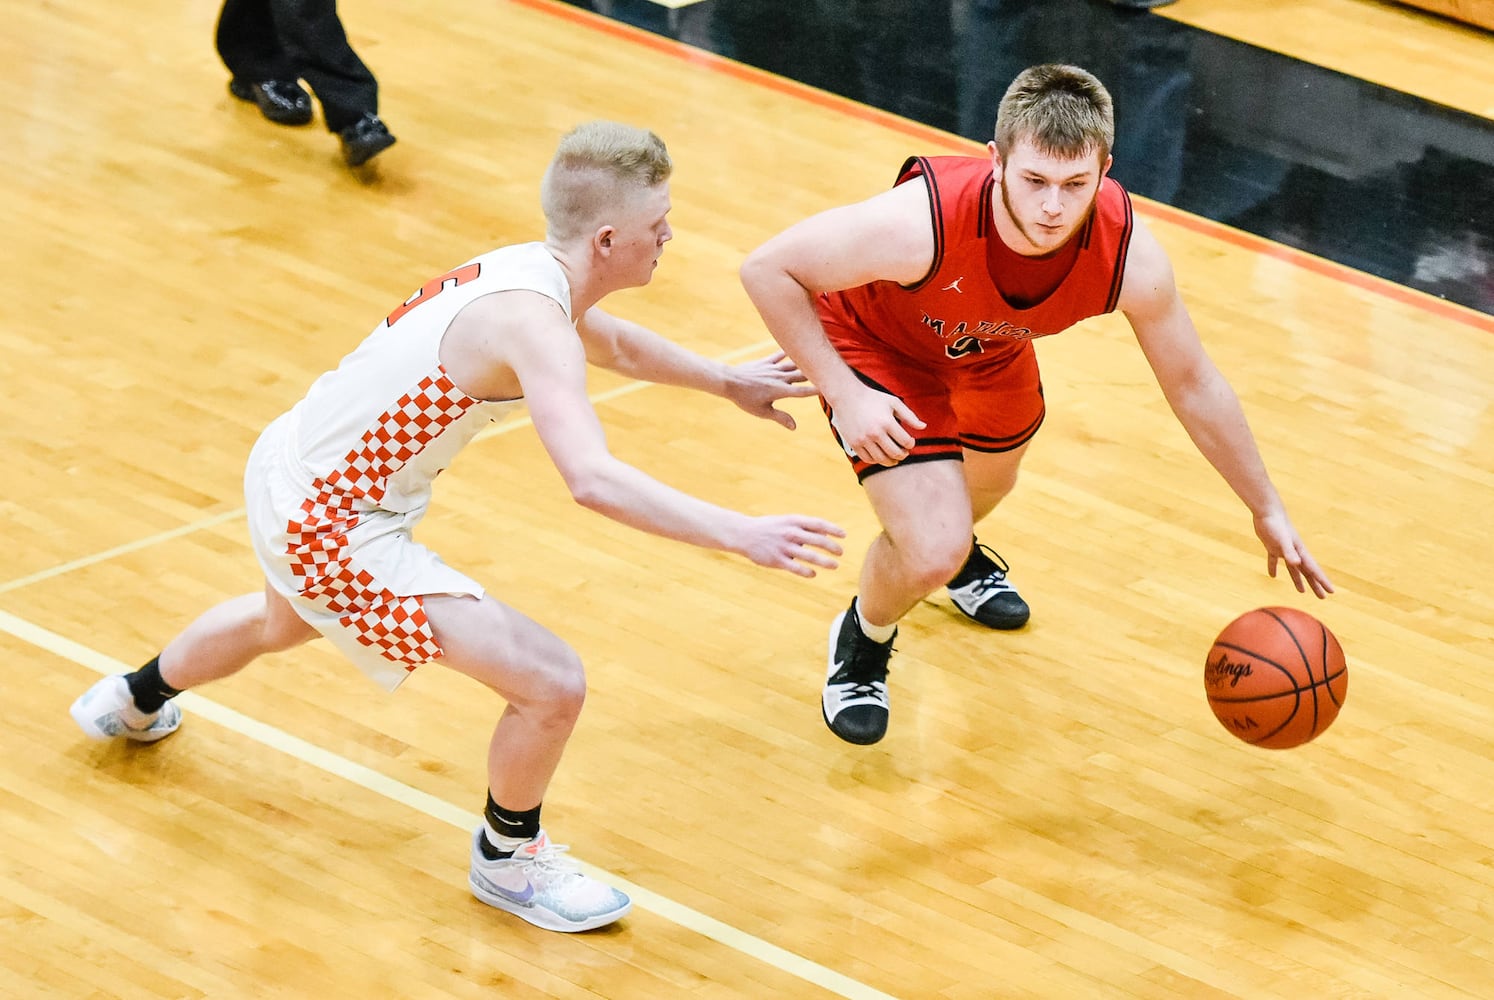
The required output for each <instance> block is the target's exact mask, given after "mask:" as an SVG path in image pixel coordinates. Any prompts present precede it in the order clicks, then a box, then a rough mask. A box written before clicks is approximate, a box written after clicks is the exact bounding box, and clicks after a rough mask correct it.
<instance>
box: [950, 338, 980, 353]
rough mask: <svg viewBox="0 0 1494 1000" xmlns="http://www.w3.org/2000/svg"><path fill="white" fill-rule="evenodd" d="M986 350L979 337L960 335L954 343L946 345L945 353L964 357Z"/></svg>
mask: <svg viewBox="0 0 1494 1000" xmlns="http://www.w3.org/2000/svg"><path fill="white" fill-rule="evenodd" d="M985 350H986V349H985V346H984V345H983V344H981V342H980V338H979V337H960V338H959V339H958V340H956V341H955V342H954V343H952V344H945V345H944V353H945V354H947V355H949V356H950V357H951V358H963V357H964V356H965V355H967V354H983V353H985Z"/></svg>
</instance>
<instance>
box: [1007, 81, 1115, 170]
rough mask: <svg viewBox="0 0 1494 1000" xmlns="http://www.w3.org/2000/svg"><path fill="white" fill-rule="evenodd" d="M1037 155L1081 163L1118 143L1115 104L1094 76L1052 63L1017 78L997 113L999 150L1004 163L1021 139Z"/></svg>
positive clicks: (1103, 158)
mask: <svg viewBox="0 0 1494 1000" xmlns="http://www.w3.org/2000/svg"><path fill="white" fill-rule="evenodd" d="M1024 139H1026V140H1029V141H1031V142H1032V144H1033V145H1034V146H1036V147H1037V150H1038V152H1040V153H1043V154H1044V155H1047V156H1057V157H1061V158H1063V159H1078V158H1079V157H1082V156H1087V155H1089V154H1091V153H1095V152H1098V153H1099V158H1100V162H1101V163H1104V162H1105V158H1106V157H1107V156H1109V155H1110V149H1111V147H1112V146H1114V145H1115V105H1114V104H1113V103H1112V102H1111V100H1110V91H1108V90H1106V89H1105V85H1104V84H1103V83H1101V82H1100V81H1099V80H1098V79H1097V78H1096V77H1095V75H1094V74H1093V73H1090V72H1089V71H1088V70H1083V69H1080V68H1079V67H1078V66H1064V65H1061V64H1058V63H1049V64H1047V65H1044V66H1032V67H1030V68H1028V69H1025V70H1023V71H1022V72H1021V73H1019V74H1017V78H1016V79H1015V80H1013V81H1012V85H1011V86H1010V87H1008V88H1007V89H1006V94H1005V96H1003V97H1002V98H1001V106H1000V108H999V109H998V110H997V112H996V151H997V152H999V153H1000V154H1001V156H1002V158H1003V159H1005V158H1006V157H1007V156H1008V155H1009V154H1010V153H1011V151H1012V149H1013V148H1014V147H1015V146H1016V145H1017V143H1019V142H1021V141H1022V140H1024Z"/></svg>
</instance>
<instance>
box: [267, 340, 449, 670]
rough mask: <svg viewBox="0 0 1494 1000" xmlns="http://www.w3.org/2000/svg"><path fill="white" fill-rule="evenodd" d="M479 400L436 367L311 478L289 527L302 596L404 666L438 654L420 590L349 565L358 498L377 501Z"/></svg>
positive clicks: (288, 548) (290, 548)
mask: <svg viewBox="0 0 1494 1000" xmlns="http://www.w3.org/2000/svg"><path fill="white" fill-rule="evenodd" d="M477 402H478V401H477V400H475V399H473V398H472V397H471V396H468V395H467V394H466V393H465V392H463V391H462V390H460V389H458V388H457V387H456V384H455V383H453V382H452V381H451V379H449V378H448V377H447V376H446V374H445V372H443V371H441V370H440V369H437V370H436V371H435V372H434V373H432V374H430V375H427V376H426V377H425V378H424V379H422V380H421V382H420V384H419V385H417V386H416V387H415V388H414V389H412V390H410V391H409V392H408V393H406V394H405V395H403V396H401V397H400V399H399V400H398V401H397V402H396V403H395V404H394V406H393V407H391V408H390V409H389V410H387V411H385V412H384V413H383V414H382V415H381V416H380V417H379V419H378V420H377V421H376V422H375V424H374V426H373V427H372V428H371V429H369V430H368V431H367V432H366V433H365V434H364V435H363V439H362V440H361V441H360V442H359V444H358V447H356V448H354V449H353V450H352V451H350V452H348V454H347V457H346V458H345V459H343V464H342V466H341V467H340V468H338V469H335V470H333V471H332V472H330V473H328V474H327V475H326V476H325V477H323V478H321V479H317V480H316V481H315V482H314V483H312V489H314V490H315V491H316V492H315V494H314V495H313V496H311V497H308V498H307V500H306V501H305V502H304V503H303V504H302V505H301V512H300V518H299V520H293V521H290V522H289V523H288V525H287V526H286V531H287V533H288V534H289V535H290V537H291V541H290V544H289V545H288V546H286V554H287V555H288V556H290V557H291V560H292V565H291V572H292V574H294V575H295V577H296V578H297V580H299V582H300V591H301V595H302V596H303V597H306V598H309V599H311V600H312V601H314V602H315V603H316V604H318V605H319V606H321V607H323V608H325V609H326V610H327V611H329V612H331V613H332V614H335V615H338V616H339V617H340V621H341V623H342V625H343V627H344V628H347V629H349V630H350V631H352V633H353V634H354V636H355V637H356V638H357V639H358V641H359V642H361V643H362V644H363V645H365V646H370V647H373V648H374V649H377V650H378V651H379V652H380V653H381V654H382V655H383V656H384V657H385V658H386V659H389V660H392V661H393V662H395V663H403V664H405V665H406V668H407V669H410V670H413V669H415V667H417V666H419V665H420V664H422V663H425V662H426V661H428V660H433V659H435V658H436V657H438V656H440V655H441V644H440V643H438V642H437V641H436V636H435V634H434V633H433V632H432V631H431V627H430V622H428V621H427V620H426V617H425V608H424V606H423V603H422V601H421V598H420V597H419V596H413V597H401V596H399V595H397V594H395V593H393V592H392V591H390V590H389V589H388V588H386V587H384V586H383V585H381V584H380V583H379V581H378V580H376V579H375V578H374V576H373V574H371V573H370V572H368V570H366V569H361V568H357V567H354V566H353V565H352V562H351V551H350V549H349V546H348V532H350V531H352V529H353V528H354V527H355V526H356V525H357V524H358V513H357V511H356V510H355V505H356V503H357V502H358V501H359V500H368V501H371V502H373V503H378V502H379V501H380V500H381V499H383V496H384V490H385V487H386V485H387V484H388V481H389V477H390V476H391V475H393V474H394V473H396V472H398V471H399V470H400V469H401V468H402V467H403V466H404V465H405V463H406V462H408V461H409V460H410V459H411V458H413V457H414V456H415V455H418V454H419V453H420V451H421V449H422V448H424V447H425V446H426V445H427V444H429V443H430V442H431V441H433V440H434V439H435V438H436V437H437V436H439V435H440V434H441V432H442V431H444V430H445V429H446V428H447V427H449V426H450V425H451V424H452V423H453V422H454V421H455V420H456V419H457V418H458V417H460V416H461V415H462V414H463V413H465V412H466V411H467V410H468V409H469V408H471V407H472V406H474V405H475V404H476V403H477Z"/></svg>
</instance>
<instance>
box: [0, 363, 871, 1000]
mask: <svg viewBox="0 0 1494 1000" xmlns="http://www.w3.org/2000/svg"><path fill="white" fill-rule="evenodd" d="M773 349H774V345H772V343H771V342H759V343H757V344H752V345H749V346H747V347H743V348H739V349H737V350H735V351H731V352H728V353H727V354H725V355H723V356H721V357H720V358H718V359H717V360H719V361H721V362H723V363H726V364H731V363H733V362H734V361H735V360H736V359H739V358H743V357H749V356H755V355H758V354H761V353H762V352H764V351H765V350H766V351H771V350H773ZM656 384H657V383H653V382H643V381H636V382H629V383H627V384H626V385H621V386H618V387H616V388H613V389H609V390H607V391H605V392H601V393H597V394H596V395H593V396H591V397H589V398H590V399H591V402H592V405H593V406H597V405H601V404H602V403H606V402H608V401H610V400H613V399H617V398H619V397H621V396H626V395H630V394H632V393H634V392H638V391H639V390H641V389H645V388H648V387H650V386H653V385H656ZM529 422H530V421H529V419H528V418H527V417H523V418H519V419H515V420H510V421H505V422H504V423H502V424H499V425H498V426H496V427H492V428H489V429H487V430H485V431H483V432H482V433H481V434H479V435H478V436H477V438H476V439H475V440H482V439H483V438H489V437H495V436H497V435H500V434H506V433H508V432H509V431H511V430H515V429H517V428H519V427H524V426H527V425H528V424H529ZM243 514H244V509H243V508H242V507H239V508H237V509H235V510H231V511H224V512H222V513H219V514H214V515H212V516H211V517H207V518H203V519H202V520H199V521H194V522H192V523H191V524H185V525H182V526H181V527H178V528H173V529H171V530H170V531H163V532H161V533H159V534H156V535H151V536H149V537H147V538H142V539H137V540H136V541H133V542H128V543H126V544H124V545H118V546H115V547H114V548H111V549H107V550H105V551H103V552H99V553H95V554H94V555H92V556H86V557H84V558H81V559H74V560H72V561H70V562H66V563H62V564H60V565H58V566H54V567H52V568H50V569H47V570H42V571H40V572H37V573H32V574H30V575H28V576H24V577H20V578H18V579H16V580H11V581H8V582H6V583H4V584H0V593H5V592H6V591H11V590H16V589H19V588H20V587H24V586H26V585H28V584H31V583H36V582H39V581H42V580H47V579H51V578H53V577H56V576H61V575H62V574H64V573H69V572H72V571H73V570H76V569H82V568H85V567H88V566H92V565H95V564H97V563H100V562H104V561H106V560H108V559H113V558H115V557H117V556H121V555H127V554H129V553H131V552H138V551H140V550H141V549H145V548H149V547H150V546H152V545H155V544H157V543H159V542H165V541H170V540H171V539H174V538H179V537H181V536H183V535H187V534H191V533H192V532H194V531H200V530H204V529H207V528H212V527H216V526H217V525H220V524H223V523H225V522H227V521H231V520H233V519H235V518H237V517H242V516H243ZM0 631H4V632H6V633H8V634H9V635H11V636H13V637H15V638H17V639H20V640H21V641H22V642H26V643H29V644H31V645H33V646H35V647H37V648H38V649H42V650H45V651H47V652H49V653H52V654H53V655H55V656H59V657H61V658H63V659H65V660H70V661H72V662H73V663H76V664H78V665H79V666H82V667H87V668H88V669H90V670H93V671H95V672H97V673H99V674H102V675H106V676H107V675H109V674H118V673H125V672H127V671H129V670H131V669H133V668H132V667H130V666H129V665H127V664H124V663H121V662H120V661H118V660H115V659H112V658H110V657H108V656H105V655H104V654H102V653H100V652H98V651H96V650H93V649H90V648H89V647H87V646H84V645H83V644H81V643H78V642H75V641H73V640H71V639H68V638H66V637H65V636H61V635H58V634H57V633H55V632H52V631H50V630H48V629H45V628H42V627H41V626H39V625H36V624H33V623H32V622H28V621H26V620H25V619H23V618H20V617H17V616H15V615H12V614H10V613H9V612H7V611H0ZM177 701H178V703H179V704H181V705H182V706H183V708H185V709H186V710H187V711H189V712H191V713H192V714H193V715H196V716H198V717H200V718H203V719H207V720H208V721H210V722H214V723H217V724H218V725H220V726H223V727H224V728H225V729H229V730H231V731H233V732H235V733H238V734H239V735H241V736H245V737H247V738H249V739H251V740H253V741H255V742H256V743H259V744H261V745H263V746H267V747H270V748H271V749H274V750H278V751H280V752H281V753H284V754H285V755H286V756H288V757H291V758H293V759H295V760H298V761H300V762H302V763H305V764H309V765H310V766H312V767H315V768H317V769H318V770H321V771H324V772H326V773H328V774H331V775H333V776H335V777H338V778H342V779H344V780H345V781H349V782H351V783H353V784H355V785H358V786H359V787H361V788H364V789H367V790H368V791H371V792H373V793H375V794H377V795H380V796H383V797H384V798H386V799H389V800H391V801H393V802H397V803H399V804H401V805H404V806H407V807H409V808H411V809H414V810H416V811H418V812H421V813H424V814H425V815H427V816H429V817H431V818H432V819H436V820H439V821H441V822H443V823H447V824H449V825H451V826H454V827H457V828H459V829H461V830H462V831H463V832H464V833H466V832H468V831H471V830H472V829H474V828H475V827H476V826H477V825H478V824H479V823H481V822H482V817H481V816H479V815H477V814H476V813H473V812H469V811H467V810H465V809H462V808H460V807H458V806H455V805H452V804H451V803H449V802H447V801H445V800H444V799H441V798H438V797H436V796H434V795H431V794H429V793H427V792H422V791H420V790H419V789H417V788H412V787H410V786H409V785H406V784H404V783H403V782H400V781H397V780H395V779H394V778H391V777H389V776H388V775H386V774H383V773H381V772H379V771H376V770H374V769H373V768H369V767H365V766H364V765H362V764H358V763H356V762H354V761H351V760H348V759H347V758H346V757H341V756H339V755H337V754H335V753H332V752H331V751H329V750H325V749H323V748H322V747H319V746H317V745H316V744H314V743H310V742H308V741H306V740H303V739H301V738H300V737H297V736H292V735H291V734H290V733H287V732H285V731H283V730H280V729H276V728H275V727H274V726H271V725H268V724H266V723H263V722H260V721H259V720H257V719H254V718H252V717H250V716H247V715H244V714H242V713H240V712H236V711H234V710H233V709H231V708H227V707H226V706H223V705H220V704H218V703H217V702H214V701H210V700H209V699H207V698H205V697H203V696H202V695H199V694H195V693H193V692H191V691H188V692H185V693H184V694H182V695H180V696H178V698H177ZM577 864H578V865H579V866H580V867H581V868H582V869H583V870H584V871H586V872H587V874H589V875H591V876H592V877H594V878H600V879H602V880H603V881H606V882H609V883H611V884H612V885H615V886H617V887H619V888H620V889H622V890H623V891H624V892H626V893H628V894H629V895H630V896H632V897H633V901H634V903H635V904H636V905H637V906H638V907H639V908H640V909H643V910H647V911H648V912H650V913H653V914H654V915H656V916H660V917H663V918H664V919H666V920H668V921H670V922H671V923H674V924H677V925H678V926H680V927H683V928H685V929H686V930H689V931H692V932H693V933H696V934H699V935H701V936H702V937H706V938H709V939H711V940H712V941H715V942H717V943H718V944H722V945H725V946H726V947H728V948H731V949H732V950H734V951H737V952H740V953H742V954H744V955H747V956H748V957H750V958H753V959H756V960H757V961H759V962H762V963H763V964H764V965H768V966H771V967H772V968H775V969H778V970H780V971H782V972H785V973H787V974H788V975H791V976H794V977H796V978H798V979H801V980H803V981H805V982H807V983H812V984H813V985H815V986H819V987H821V988H822V989H824V990H827V991H829V992H831V993H834V994H835V995H837V996H842V997H847V998H851V1000H894V998H892V997H891V996H890V995H889V994H886V993H882V992H881V991H879V990H877V989H874V988H873V987H870V986H867V985H866V984H865V983H862V982H859V981H857V980H855V979H852V978H850V977H849V976H845V975H842V974H841V973H838V972H835V971H834V970H833V969H828V968H826V967H824V966H822V965H819V964H817V963H815V962H811V961H810V960H809V959H807V958H803V957H802V956H800V955H796V954H794V953H793V952H791V951H787V950H785V949H783V948H780V947H778V946H777V945H774V944H771V943H769V942H767V941H764V940H762V939H761V938H758V937H754V936H753V935H751V934H748V933H747V932H746V931H743V930H740V929H738V928H736V927H733V926H731V925H730V924H727V923H724V922H723V921H720V920H717V919H716V918H714V917H710V916H707V915H706V914H704V913H701V912H700V911H698V910H694V909H691V908H690V907H688V906H685V905H683V904H681V903H677V902H675V901H674V900H672V899H669V898H668V897H666V896H662V895H660V894H658V893H656V892H652V891H651V890H649V889H645V888H644V887H643V886H640V885H637V884H635V883H633V882H629V881H628V880H627V879H624V878H620V877H618V876H616V875H614V874H612V873H611V872H607V871H604V870H602V869H599V868H596V867H594V866H592V865H589V864H587V863H586V862H584V861H581V860H579V859H577Z"/></svg>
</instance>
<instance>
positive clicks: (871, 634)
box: [856, 601, 897, 642]
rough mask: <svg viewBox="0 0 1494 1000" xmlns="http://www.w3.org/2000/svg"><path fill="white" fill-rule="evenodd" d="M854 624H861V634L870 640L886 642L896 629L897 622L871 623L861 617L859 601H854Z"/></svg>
mask: <svg viewBox="0 0 1494 1000" xmlns="http://www.w3.org/2000/svg"><path fill="white" fill-rule="evenodd" d="M856 624H857V625H859V626H861V634H862V635H864V636H866V637H867V638H868V639H870V640H871V641H872V642H886V641H887V640H888V639H891V638H892V636H893V633H894V632H896V631H897V622H893V623H892V624H891V625H872V624H870V623H869V622H867V620H866V619H865V618H862V617H861V602H860V601H857V602H856Z"/></svg>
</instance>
